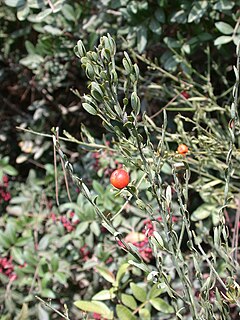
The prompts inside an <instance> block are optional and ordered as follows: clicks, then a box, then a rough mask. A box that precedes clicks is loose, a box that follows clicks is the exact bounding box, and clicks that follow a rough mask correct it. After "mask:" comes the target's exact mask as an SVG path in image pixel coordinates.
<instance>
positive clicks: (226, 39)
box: [214, 36, 232, 46]
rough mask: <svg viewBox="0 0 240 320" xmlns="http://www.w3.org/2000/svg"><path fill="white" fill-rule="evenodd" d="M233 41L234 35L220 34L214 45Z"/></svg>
mask: <svg viewBox="0 0 240 320" xmlns="http://www.w3.org/2000/svg"><path fill="white" fill-rule="evenodd" d="M230 41H232V37H230V36H220V37H218V38H217V39H215V40H214V45H215V46H219V45H221V44H225V43H228V42H230Z"/></svg>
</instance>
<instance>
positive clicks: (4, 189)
mask: <svg viewBox="0 0 240 320" xmlns="http://www.w3.org/2000/svg"><path fill="white" fill-rule="evenodd" d="M10 199H11V194H10V192H9V191H8V177H7V176H6V175H5V176H3V178H2V183H0V204H2V203H6V202H8V201H9V200H10Z"/></svg>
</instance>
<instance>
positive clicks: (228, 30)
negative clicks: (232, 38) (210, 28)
mask: <svg viewBox="0 0 240 320" xmlns="http://www.w3.org/2000/svg"><path fill="white" fill-rule="evenodd" d="M215 26H216V28H217V29H218V30H219V31H220V32H221V33H223V34H233V27H232V26H230V24H228V23H226V22H223V21H219V22H216V23H215Z"/></svg>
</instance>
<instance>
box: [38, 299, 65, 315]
mask: <svg viewBox="0 0 240 320" xmlns="http://www.w3.org/2000/svg"><path fill="white" fill-rule="evenodd" d="M35 298H36V299H38V300H39V301H40V302H41V303H43V304H44V305H45V306H46V307H48V308H50V309H51V310H53V311H54V312H56V313H57V314H58V315H59V316H60V317H62V318H63V319H66V320H70V318H69V317H68V316H66V315H65V314H63V313H61V312H60V311H58V310H57V309H55V308H54V307H52V306H51V305H50V304H49V303H47V302H46V301H44V300H43V299H41V298H40V297H38V296H35Z"/></svg>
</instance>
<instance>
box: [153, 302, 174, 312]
mask: <svg viewBox="0 0 240 320" xmlns="http://www.w3.org/2000/svg"><path fill="white" fill-rule="evenodd" d="M149 302H150V303H151V305H152V306H153V307H154V308H155V309H157V310H158V311H161V312H164V313H173V312H174V309H173V307H172V306H170V305H169V304H168V303H167V302H166V301H165V300H163V299H161V298H153V299H151V300H150V301H149Z"/></svg>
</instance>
